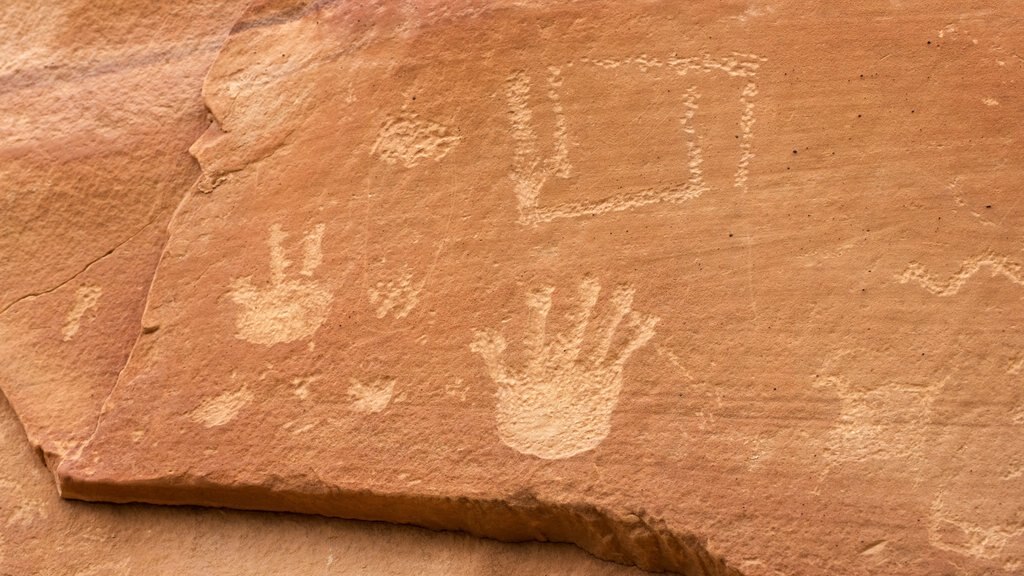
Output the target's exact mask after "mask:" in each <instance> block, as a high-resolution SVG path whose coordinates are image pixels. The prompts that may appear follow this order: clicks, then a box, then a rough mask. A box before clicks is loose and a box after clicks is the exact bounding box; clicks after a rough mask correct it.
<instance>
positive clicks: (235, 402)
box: [189, 388, 255, 428]
mask: <svg viewBox="0 0 1024 576" xmlns="http://www.w3.org/2000/svg"><path fill="white" fill-rule="evenodd" d="M254 398H255V396H254V395H253V393H252V392H250V391H249V389H248V388H241V389H239V390H235V391H232V392H225V393H223V394H220V395H218V396H215V397H213V398H210V399H208V400H205V401H204V402H203V403H202V404H200V405H199V407H197V408H196V409H195V410H193V411H192V412H191V414H189V418H190V419H191V420H192V421H193V422H198V423H200V424H202V425H203V426H205V427H207V428H213V427H216V426H223V425H225V424H227V423H228V422H231V421H232V420H234V419H235V416H238V413H239V412H240V411H241V410H242V408H245V406H246V405H247V404H249V403H250V402H252V401H253V399H254Z"/></svg>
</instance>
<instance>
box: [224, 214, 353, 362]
mask: <svg viewBox="0 0 1024 576" xmlns="http://www.w3.org/2000/svg"><path fill="white" fill-rule="evenodd" d="M323 235H324V225H323V224H317V225H316V226H315V227H314V228H313V230H312V231H311V232H309V233H307V234H306V235H305V236H304V237H303V239H302V268H300V269H299V272H298V276H297V277H294V278H288V277H287V276H288V274H287V272H288V268H289V266H291V262H290V261H289V260H287V259H286V258H285V251H284V248H283V244H284V241H285V239H286V238H287V237H288V234H286V233H285V232H284V231H282V230H281V226H280V225H279V224H274V225H273V226H271V227H270V242H269V244H270V285H269V286H260V287H257V286H254V285H253V283H252V277H251V276H246V277H245V278H236V279H235V280H234V281H233V282H232V283H231V299H232V300H234V302H235V303H236V304H238V305H239V306H240V307H241V309H240V310H239V312H238V317H237V319H236V327H237V328H238V332H237V333H236V337H238V338H241V339H242V340H246V341H248V342H252V343H254V344H263V345H267V346H269V345H271V344H279V343H283V342H292V341H294V340H298V339H300V338H306V337H308V336H310V335H312V334H313V332H315V331H316V329H317V328H319V327H320V325H321V324H323V322H324V320H325V319H326V318H327V309H328V307H329V306H330V304H331V300H333V298H334V295H333V294H332V293H331V292H330V291H328V290H327V289H326V288H324V287H323V286H322V285H321V283H320V282H317V281H315V280H313V279H312V277H313V272H314V271H315V270H316V269H317V267H318V266H320V262H321V261H322V260H323V252H322V250H321V243H322V241H323Z"/></svg>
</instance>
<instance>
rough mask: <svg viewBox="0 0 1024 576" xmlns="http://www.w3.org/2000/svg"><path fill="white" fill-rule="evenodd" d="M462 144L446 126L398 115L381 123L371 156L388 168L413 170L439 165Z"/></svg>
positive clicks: (459, 138) (459, 137)
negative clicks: (399, 166) (430, 163)
mask: <svg viewBox="0 0 1024 576" xmlns="http://www.w3.org/2000/svg"><path fill="white" fill-rule="evenodd" d="M461 140H462V137H461V136H458V135H456V134H453V133H452V131H451V130H450V129H449V128H448V127H447V126H444V125H441V124H438V123H437V122H431V121H429V120H421V119H419V118H418V117H417V116H416V115H415V114H401V115H398V116H392V117H389V118H388V119H387V120H385V121H384V124H383V126H381V129H380V133H379V134H378V135H377V141H376V142H374V143H373V147H372V148H371V149H370V153H371V154H375V155H377V156H378V157H379V158H380V159H381V160H383V161H384V162H387V163H388V164H397V163H401V164H402V165H403V166H405V167H406V168H412V167H413V166H416V165H417V164H419V163H420V162H422V161H424V160H434V161H435V162H436V161H440V160H441V159H442V158H444V157H445V156H447V155H448V153H449V152H451V151H452V149H453V148H455V146H456V145H457V144H458V143H459V142H460V141H461Z"/></svg>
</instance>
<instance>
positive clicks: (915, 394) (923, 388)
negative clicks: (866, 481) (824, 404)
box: [814, 351, 948, 470]
mask: <svg viewBox="0 0 1024 576" xmlns="http://www.w3.org/2000/svg"><path fill="white" fill-rule="evenodd" d="M849 353H851V352H849V351H845V352H839V353H837V354H836V355H835V356H833V357H832V358H831V359H830V360H829V361H827V362H826V363H825V366H824V367H823V368H822V370H821V375H820V376H819V378H818V379H817V380H816V381H815V382H814V386H815V387H817V388H822V389H826V390H829V391H831V392H833V393H835V394H836V395H837V396H838V397H839V403H840V411H839V417H838V418H837V421H836V424H835V425H834V426H833V427H832V429H831V430H830V431H829V434H828V440H827V443H826V447H827V450H826V452H825V460H826V464H827V469H828V470H830V469H832V468H834V467H836V466H840V465H843V464H845V463H850V462H863V461H865V460H891V459H900V460H903V461H905V462H906V463H907V464H908V466H910V467H916V466H917V465H918V464H919V463H920V461H921V459H922V458H923V455H922V453H921V449H920V445H921V441H922V440H923V438H924V437H925V434H926V431H927V425H928V420H929V418H930V417H931V410H932V405H933V404H934V403H935V400H936V399H937V398H938V396H939V394H940V393H941V391H942V389H943V387H944V386H945V385H946V382H947V380H948V379H946V380H942V381H938V382H929V383H924V384H920V385H915V384H911V383H905V382H885V383H882V384H880V385H877V386H873V387H871V388H864V387H861V386H858V385H855V384H854V383H853V382H851V381H850V380H849V378H848V377H847V376H846V375H843V374H837V373H834V371H833V368H832V364H833V363H835V362H837V361H839V360H840V359H841V358H843V357H844V356H846V355H848V354H849Z"/></svg>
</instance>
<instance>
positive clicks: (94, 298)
mask: <svg viewBox="0 0 1024 576" xmlns="http://www.w3.org/2000/svg"><path fill="white" fill-rule="evenodd" d="M102 294H103V289H102V288H100V287H99V286H82V287H80V288H79V289H78V291H77V292H75V303H74V304H73V305H72V306H71V310H69V311H68V315H67V316H66V317H65V318H64V326H63V327H62V328H61V330H60V334H61V339H62V340H63V341H65V342H67V341H68V340H71V339H72V338H74V337H75V334H78V330H79V329H80V328H81V327H82V317H83V316H85V314H86V313H87V312H89V311H90V310H94V309H95V308H96V305H97V304H98V303H99V301H100V296H101V295H102Z"/></svg>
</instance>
